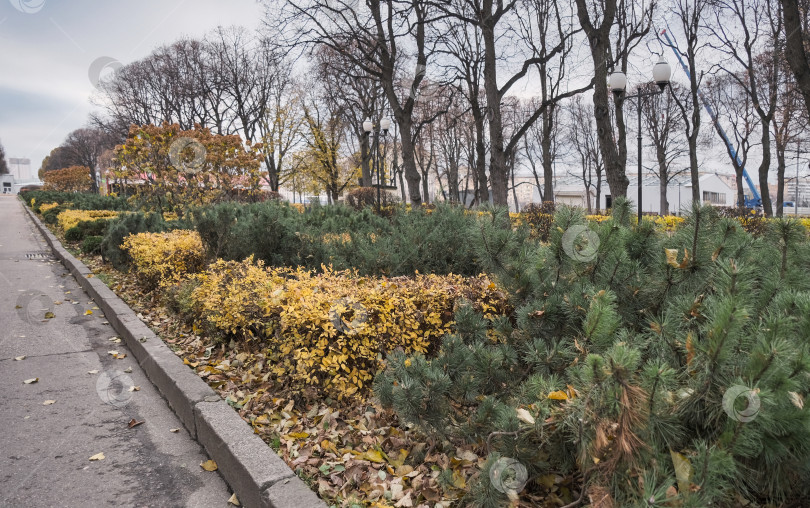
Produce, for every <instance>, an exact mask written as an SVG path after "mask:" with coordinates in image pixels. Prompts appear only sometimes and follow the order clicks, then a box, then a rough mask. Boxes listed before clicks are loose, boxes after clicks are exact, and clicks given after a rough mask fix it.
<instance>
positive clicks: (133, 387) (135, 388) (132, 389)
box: [129, 386, 141, 392]
mask: <svg viewBox="0 0 810 508" xmlns="http://www.w3.org/2000/svg"><path fill="white" fill-rule="evenodd" d="M129 391H131V392H139V391H141V387H140V386H130V387H129Z"/></svg>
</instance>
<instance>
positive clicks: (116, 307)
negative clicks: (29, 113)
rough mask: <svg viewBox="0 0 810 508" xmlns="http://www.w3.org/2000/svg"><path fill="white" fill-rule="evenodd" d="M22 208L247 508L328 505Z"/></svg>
mask: <svg viewBox="0 0 810 508" xmlns="http://www.w3.org/2000/svg"><path fill="white" fill-rule="evenodd" d="M22 205H23V208H24V209H25V211H26V212H27V213H28V215H29V216H30V217H31V220H32V221H33V222H34V225H36V227H37V229H39V231H40V233H42V236H43V237H44V238H45V241H46V242H47V243H48V245H50V247H51V249H53V252H54V254H55V255H56V257H57V258H58V259H59V260H60V261H61V262H62V264H64V265H65V268H67V269H68V271H70V273H71V274H72V275H73V276H74V277H75V278H76V280H77V281H78V282H79V285H80V286H82V288H83V289H84V290H85V291H87V293H88V294H89V295H90V296H91V297H92V298H93V300H94V301H95V303H96V305H98V307H99V308H100V309H101V310H102V311H103V312H104V316H105V317H106V319H107V321H109V323H110V325H111V326H112V327H113V328H114V329H115V331H116V332H118V335H119V336H120V337H121V338H123V339H124V341H125V342H126V345H127V347H129V349H130V350H131V351H132V354H133V355H134V356H135V359H136V360H137V361H138V363H139V364H140V365H141V367H142V368H143V370H144V372H146V375H147V376H148V377H149V380H150V381H151V382H152V384H154V385H155V387H157V389H158V390H159V391H160V393H161V394H163V397H164V398H165V399H166V401H167V402H168V403H169V406H170V407H171V408H172V410H173V411H174V412H175V413H176V414H177V416H178V417H179V418H180V421H182V422H183V425H185V427H186V428H187V429H188V431H189V433H190V434H191V436H192V437H194V438H195V439H196V440H197V441H198V442H199V443H200V444H201V445H202V446H203V448H205V450H206V452H208V455H209V456H210V457H211V458H212V459H214V461H216V463H217V465H218V466H219V469H218V471H219V472H220V473H221V474H222V476H223V477H224V478H225V481H226V482H228V485H229V486H230V487H231V489H233V491H234V492H235V493H236V496H237V497H238V498H239V502H240V503H241V504H242V506H246V507H250V508H252V507H267V508H299V507H300V508H326V504H325V503H324V502H323V501H322V500H321V499H320V498H318V496H317V495H316V494H315V493H314V492H312V490H310V489H309V487H307V485H306V484H305V483H304V482H303V481H302V480H301V479H300V478H298V477H297V476H296V475H295V473H294V472H293V471H292V470H291V469H290V467H289V466H288V465H287V464H286V463H285V462H284V461H283V460H282V459H281V458H280V457H279V456H278V455H276V454H275V453H274V452H273V450H272V449H270V447H269V446H267V444H266V443H265V442H264V441H262V439H261V438H260V437H259V436H257V435H256V434H254V433H253V430H252V429H251V428H250V426H248V425H247V423H245V421H244V420H242V418H241V417H240V416H239V415H238V414H237V413H236V411H234V410H233V409H232V408H231V407H230V406H228V404H226V403H225V402H224V401H223V400H222V399H220V397H219V395H217V394H216V393H215V392H214V390H212V389H211V387H209V386H208V385H207V384H206V383H205V381H203V380H202V379H200V378H199V377H198V376H197V374H196V373H194V371H192V370H191V369H189V368H188V367H187V366H186V365H184V364H183V362H182V360H180V358H178V357H177V355H175V354H174V352H173V351H172V350H171V349H170V348H169V346H167V345H166V344H165V343H164V342H163V341H162V340H161V339H160V337H158V336H157V335H155V333H154V332H152V330H151V329H149V327H148V326H146V324H145V323H144V322H143V321H141V320H140V319H139V318H138V316H137V315H136V314H135V311H133V310H132V309H131V308H130V307H129V306H128V305H127V304H126V303H125V302H124V301H123V300H121V299H120V298H119V297H118V296H117V295H116V294H115V293H114V292H113V291H112V290H111V289H110V288H108V287H107V285H106V284H104V283H103V282H102V281H101V280H99V279H98V278H96V277H89V278H88V276H89V275H91V274H92V272H91V271H90V269H89V268H88V267H87V266H86V265H85V264H84V263H82V262H81V261H79V260H78V259H76V258H75V257H74V256H73V255H72V254H71V253H70V252H68V251H67V250H65V248H64V247H62V244H61V243H60V242H59V240H58V239H57V238H56V236H54V234H53V233H51V231H50V230H49V229H48V228H47V227H46V226H45V225H44V224H42V222H41V221H40V220H39V218H38V217H37V216H36V214H35V213H34V212H33V210H31V209H29V208H28V206H26V205H25V203H24V202H23V203H22Z"/></svg>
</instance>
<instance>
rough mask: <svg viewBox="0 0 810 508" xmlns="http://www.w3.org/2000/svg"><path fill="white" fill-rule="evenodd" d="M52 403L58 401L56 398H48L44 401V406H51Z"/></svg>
mask: <svg viewBox="0 0 810 508" xmlns="http://www.w3.org/2000/svg"><path fill="white" fill-rule="evenodd" d="M52 404H56V401H55V400H46V401H45V402H43V403H42V405H43V406H50V405H52Z"/></svg>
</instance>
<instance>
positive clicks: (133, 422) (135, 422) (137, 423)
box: [127, 418, 143, 429]
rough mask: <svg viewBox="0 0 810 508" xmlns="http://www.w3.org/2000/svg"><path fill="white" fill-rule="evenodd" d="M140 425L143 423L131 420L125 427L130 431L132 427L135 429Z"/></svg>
mask: <svg viewBox="0 0 810 508" xmlns="http://www.w3.org/2000/svg"><path fill="white" fill-rule="evenodd" d="M142 423H143V422H142V421H141V422H139V421H138V420H136V419H135V418H133V419H131V420H130V421H129V423H128V424H127V427H129V428H130V429H131V428H132V427H137V426H138V425H140V424H142Z"/></svg>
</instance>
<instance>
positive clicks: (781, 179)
mask: <svg viewBox="0 0 810 508" xmlns="http://www.w3.org/2000/svg"><path fill="white" fill-rule="evenodd" d="M776 164H777V165H776V216H777V217H782V215H783V214H784V210H783V207H784V204H785V166H786V164H785V147H781V146H779V143H776ZM797 184H798V182H797ZM793 206H799V204H798V203H793Z"/></svg>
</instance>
